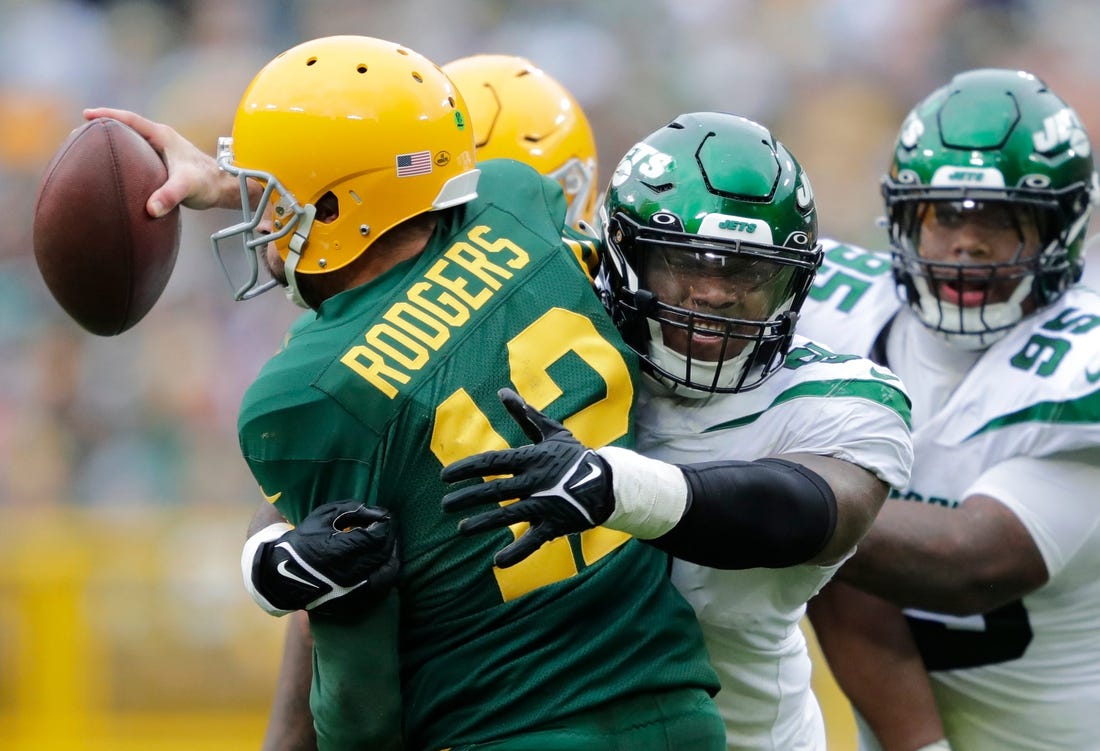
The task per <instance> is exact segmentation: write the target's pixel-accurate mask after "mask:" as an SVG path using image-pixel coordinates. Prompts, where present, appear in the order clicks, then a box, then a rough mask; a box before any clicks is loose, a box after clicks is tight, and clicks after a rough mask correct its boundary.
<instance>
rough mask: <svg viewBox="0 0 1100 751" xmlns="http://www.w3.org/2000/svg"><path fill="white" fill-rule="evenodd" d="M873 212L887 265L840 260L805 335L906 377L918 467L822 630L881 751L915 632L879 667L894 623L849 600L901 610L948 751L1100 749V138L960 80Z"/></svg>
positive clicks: (833, 262)
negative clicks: (1097, 213)
mask: <svg viewBox="0 0 1100 751" xmlns="http://www.w3.org/2000/svg"><path fill="white" fill-rule="evenodd" d="M883 192H884V196H885V199H886V211H887V216H888V220H889V228H890V239H891V245H892V252H891V255H889V256H887V255H885V254H877V253H868V252H866V251H864V250H861V249H858V248H852V247H847V246H844V245H838V244H835V243H826V245H825V251H826V252H825V262H824V267H823V269H822V271H821V272H820V273H819V274H818V277H817V280H816V282H815V284H814V286H813V288H812V289H811V291H810V294H809V300H808V301H807V303H806V306H805V308H804V314H805V315H804V319H803V320H802V321H801V322H800V324H799V325H800V329H801V330H802V331H803V332H808V333H809V334H810V335H811V336H817V337H820V338H821V339H822V340H824V341H826V342H828V343H829V345H830V346H831V347H834V348H837V349H840V350H842V351H852V352H862V353H870V355H871V357H872V358H873V359H875V360H876V361H877V362H879V363H881V364H883V365H888V366H889V367H890V368H891V370H893V371H894V372H895V373H897V374H898V375H899V376H900V377H901V378H902V379H903V381H904V382H905V383H906V384H907V386H908V387H909V390H910V394H911V396H912V398H913V442H914V448H915V452H916V460H915V463H914V465H913V472H912V478H911V480H910V481H909V482H907V483H904V484H901V485H896V486H895V487H896V491H895V492H894V493H892V499H891V500H889V501H887V503H886V504H885V507H884V508H883V510H882V512H881V514H880V515H879V517H878V519H877V520H876V522H875V524H874V526H873V528H872V530H871V532H870V533H869V534H868V535H867V537H866V538H865V539H864V541H863V543H861V545H860V549H859V552H857V554H856V555H855V556H854V557H853V558H852V559H851V560H850V561H848V562H847V563H846V564H845V565H844V566H843V567H842V568H841V570H840V574H839V575H838V581H837V582H834V583H833V584H831V585H830V586H829V587H828V588H827V589H826V591H825V592H823V593H822V595H821V596H819V597H818V598H815V600H814V601H813V603H811V618H812V620H813V623H814V626H815V627H816V629H817V632H818V635H819V638H820V640H821V642H822V646H823V647H824V649H825V651H826V654H827V655H828V657H829V659H830V663H831V665H832V668H833V671H834V673H835V675H836V677H837V679H838V681H839V683H840V685H841V686H842V687H843V688H844V689H845V691H846V692H847V693H848V695H849V697H850V698H851V699H852V701H853V703H854V704H855V705H856V707H857V708H858V710H859V711H860V713H861V714H862V715H863V718H864V719H866V721H867V723H868V724H869V725H870V727H871V728H873V729H874V732H875V733H877V735H878V738H879V740H881V741H882V745H883V746H884V747H887V748H889V747H890V746H891V740H892V737H893V734H894V733H895V731H896V730H897V727H898V726H899V724H904V723H905V722H906V721H907V711H906V704H905V702H906V698H905V697H904V696H900V695H899V692H898V691H895V690H894V686H893V685H892V684H893V681H894V679H895V676H896V675H897V671H896V670H893V669H887V670H886V671H885V672H884V668H883V663H881V662H880V663H876V662H875V660H876V657H875V654H879V655H880V656H881V654H882V653H884V652H885V653H886V659H888V660H890V661H891V662H895V661H897V660H900V659H902V658H901V657H899V655H904V647H905V644H906V641H907V640H908V639H909V634H908V633H906V631H905V630H904V629H902V630H900V631H899V630H897V629H896V628H895V630H894V631H893V634H894V635H895V636H897V637H898V638H899V639H900V643H899V646H898V648H897V649H896V650H894V653H893V654H889V652H890V651H891V650H889V649H886V646H887V645H888V644H889V641H890V637H887V636H884V634H886V633H888V629H889V627H890V625H891V621H890V619H889V618H888V617H887V616H888V615H889V612H884V609H883V607H882V606H883V604H884V603H882V602H881V601H875V600H872V599H871V598H869V597H868V596H867V595H864V594H863V593H861V592H857V591H856V590H854V589H851V588H850V587H848V586H838V585H840V582H841V581H845V582H848V583H850V584H853V585H855V586H857V587H859V588H861V589H863V590H865V591H866V592H870V593H874V594H875V595H879V596H881V597H883V598H888V599H889V600H891V601H893V602H894V603H896V604H897V605H900V606H903V607H905V608H908V609H907V610H906V611H905V614H906V616H907V617H908V622H909V626H910V631H911V634H912V639H913V640H915V643H916V645H917V647H919V650H920V654H921V657H922V658H923V661H924V664H925V665H926V666H927V668H928V670H930V671H931V677H932V681H933V685H934V689H935V694H936V699H937V703H938V706H939V709H940V712H941V716H942V720H943V725H944V727H945V728H946V731H947V737H948V739H949V740H950V742H951V744H952V746H953V748H954V749H955V751H1025V750H1026V751H1040V750H1043V751H1054V750H1055V749H1059V750H1062V749H1086V748H1088V749H1094V748H1100V626H1098V624H1100V576H1098V575H1097V572H1100V505H1098V499H1100V495H1098V490H1097V489H1098V488H1100V295H1098V294H1097V293H1096V292H1093V291H1091V290H1088V289H1086V288H1085V287H1083V286H1080V285H1076V286H1075V285H1074V282H1075V281H1076V280H1077V279H1078V277H1079V276H1080V274H1081V264H1082V260H1083V257H1082V246H1083V241H1084V238H1085V236H1086V231H1087V230H1086V228H1087V223H1088V218H1089V213H1090V211H1091V209H1092V207H1093V205H1094V204H1095V203H1096V202H1097V197H1098V195H1100V189H1098V183H1097V177H1096V173H1095V172H1094V170H1093V158H1092V153H1091V145H1090V143H1089V139H1088V137H1087V135H1086V133H1085V131H1084V129H1083V128H1082V126H1081V122H1080V120H1079V119H1078V117H1077V115H1076V114H1075V113H1074V112H1073V110H1072V109H1070V108H1069V107H1068V106H1067V105H1066V103H1065V102H1063V101H1062V100H1061V99H1060V98H1059V97H1058V96H1056V95H1055V94H1054V93H1053V92H1051V91H1050V90H1049V89H1048V88H1047V87H1046V86H1045V85H1044V84H1043V82H1042V81H1040V80H1039V79H1037V78H1035V77H1034V76H1032V75H1029V74H1027V73H1024V72H1017V71H1011V70H977V71H971V72H967V73H964V74H960V75H958V76H956V77H955V78H954V79H953V80H952V81H951V82H950V83H949V84H948V85H946V86H944V87H943V88H940V89H939V90H937V91H935V92H934V93H933V94H931V95H930V96H929V97H928V98H927V99H925V100H924V101H923V102H921V103H920V104H919V105H917V107H916V108H915V109H914V110H913V111H912V112H911V113H910V114H909V116H908V118H907V119H906V120H905V122H904V124H903V126H902V128H901V132H900V135H899V138H898V141H897V144H896V147H895V151H894V155H893V163H892V166H891V168H890V172H889V174H888V176H887V177H886V178H885V179H884V190H883ZM895 288H896V289H897V291H898V293H899V294H895ZM899 296H900V301H899V299H898V297H899ZM895 498H896V499H895ZM857 603H858V604H857ZM893 615H894V617H895V619H896V618H897V610H896V608H895V609H894V610H893ZM894 623H895V624H897V623H899V622H898V621H896V620H895V621H894ZM909 646H910V647H911V646H912V642H910V643H909ZM866 730H867V728H866V727H865V728H864V731H866ZM875 747H876V745H875V743H874V739H873V738H870V737H869V733H867V732H864V738H863V748H875Z"/></svg>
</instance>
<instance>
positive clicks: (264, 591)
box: [245, 501, 400, 618]
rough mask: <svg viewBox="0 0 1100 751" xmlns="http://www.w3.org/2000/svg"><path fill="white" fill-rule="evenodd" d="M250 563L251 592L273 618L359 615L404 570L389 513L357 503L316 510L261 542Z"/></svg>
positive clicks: (329, 505) (345, 503) (339, 504)
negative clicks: (292, 614) (291, 614)
mask: <svg viewBox="0 0 1100 751" xmlns="http://www.w3.org/2000/svg"><path fill="white" fill-rule="evenodd" d="M251 563H252V565H251V569H250V570H249V569H247V568H246V575H247V574H249V573H250V574H251V585H252V586H251V587H250V591H251V592H252V594H253V598H254V599H256V602H257V603H259V604H260V606H261V607H263V608H264V609H265V610H267V611H268V612H269V613H272V614H273V615H283V614H285V613H288V612H291V611H294V610H308V611H310V612H311V613H317V614H320V615H324V616H336V617H343V618H347V617H354V616H358V615H361V614H363V613H365V612H366V611H367V610H368V609H370V607H371V606H372V605H373V604H375V603H376V602H378V601H380V600H381V599H383V598H384V597H385V596H386V594H388V593H389V591H390V590H391V589H392V588H393V586H394V584H395V583H396V582H397V578H398V573H399V570H400V564H399V561H398V557H397V537H396V529H395V527H394V524H393V520H392V519H391V517H390V513H389V511H387V510H386V509H383V508H378V507H375V506H367V505H365V504H363V503H361V502H359V501H336V502H334V503H326V504H324V505H322V506H318V507H317V508H316V509H314V510H313V512H312V513H310V514H309V516H307V517H306V518H305V519H303V520H302V522H301V524H299V525H298V526H297V527H294V528H292V529H290V530H289V531H287V532H285V533H283V534H282V535H281V536H279V537H276V538H275V539H271V540H267V541H265V542H262V543H261V544H260V545H259V547H258V548H257V549H256V552H255V554H254V555H253V557H252V561H251ZM245 583H246V586H247V585H248V584H249V582H248V580H247V579H246V582H245ZM256 595H259V598H257V597H256ZM261 599H262V601H261ZM265 602H266V604H265Z"/></svg>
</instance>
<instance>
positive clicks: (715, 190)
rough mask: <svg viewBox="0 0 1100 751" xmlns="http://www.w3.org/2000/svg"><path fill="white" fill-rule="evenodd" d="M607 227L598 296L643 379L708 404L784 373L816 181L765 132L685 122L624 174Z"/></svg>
mask: <svg viewBox="0 0 1100 751" xmlns="http://www.w3.org/2000/svg"><path fill="white" fill-rule="evenodd" d="M600 224H601V231H602V232H603V235H604V239H605V240H606V245H607V248H606V252H605V254H604V258H603V260H602V263H601V269H600V274H599V279H598V285H599V287H600V290H601V294H602V296H603V299H604V303H605V305H606V306H607V308H608V310H609V311H610V312H611V314H612V317H613V319H614V320H615V323H616V325H617V326H618V327H619V330H620V331H622V333H623V335H624V337H625V339H626V341H627V344H629V345H630V347H631V348H632V349H633V350H634V351H635V352H637V354H638V355H639V357H641V359H642V367H643V369H644V370H645V372H646V373H647V374H649V375H650V376H652V377H653V378H654V379H656V380H657V381H658V382H659V383H661V384H663V385H664V386H665V387H666V388H667V389H669V390H671V391H673V392H674V393H677V394H680V395H684V396H694V397H702V396H706V395H707V394H710V393H733V392H737V391H745V390H748V389H752V388H755V387H757V386H759V385H760V384H761V383H763V382H764V380H765V379H767V377H768V376H769V375H771V374H772V373H774V372H775V371H776V370H778V369H779V367H780V366H781V365H782V364H783V357H784V356H785V355H786V352H787V350H788V348H789V347H790V343H791V337H792V336H793V335H794V328H795V322H796V320H797V319H798V311H799V309H800V308H801V307H802V303H803V301H804V300H805V298H806V293H807V292H808V290H809V288H810V284H811V282H812V281H813V276H814V272H815V271H816V270H817V267H818V266H819V265H820V264H821V258H822V251H821V246H820V244H819V243H818V242H817V212H816V209H815V207H814V199H813V191H812V189H811V187H810V182H809V180H808V179H807V178H806V175H805V173H804V172H803V171H802V168H801V167H800V166H799V164H798V162H797V161H795V158H794V156H792V155H791V153H790V152H789V151H787V149H786V148H784V147H783V145H782V144H781V143H779V142H778V141H776V140H775V139H774V138H772V135H771V133H769V132H768V130H767V129H766V128H764V127H763V126H761V125H759V124H757V123H755V122H752V121H751V120H746V119H745V118H743V117H737V116H735V115H729V114H724V113H718V112H697V113H693V114H685V115H681V116H680V117H678V118H676V120H674V121H673V122H672V123H670V124H669V125H667V126H665V127H663V128H661V129H660V130H657V131H655V132H654V133H652V134H650V135H649V136H647V137H646V138H645V140H643V141H641V142H640V143H638V144H636V145H635V146H634V147H633V148H632V149H630V151H628V152H627V154H626V156H624V157H623V159H622V161H620V162H619V165H618V167H617V168H616V169H615V174H614V175H613V176H612V178H611V182H610V184H609V186H608V188H607V192H606V196H605V198H604V202H603V205H602V206H601V208H600Z"/></svg>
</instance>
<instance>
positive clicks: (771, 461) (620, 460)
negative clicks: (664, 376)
mask: <svg viewBox="0 0 1100 751" xmlns="http://www.w3.org/2000/svg"><path fill="white" fill-rule="evenodd" d="M500 399H501V401H502V402H503V404H504V406H505V407H506V408H507V409H508V412H509V414H511V415H512V417H513V418H514V419H515V420H516V421H517V422H518V423H519V424H520V425H521V426H522V427H523V428H524V431H525V432H526V433H527V435H528V437H530V438H531V439H532V440H533V441H535V442H534V443H533V444H531V445H528V446H523V447H521V448H518V449H506V450H503V451H490V452H486V453H483V454H477V455H474V456H471V457H468V458H466V459H463V460H461V461H458V462H455V463H454V464H451V465H450V466H448V467H445V468H444V470H443V473H442V478H443V480H444V481H446V482H459V481H462V480H468V479H472V478H478V477H491V476H494V475H501V474H511V475H512V476H511V477H503V478H494V479H491V480H487V481H485V482H483V483H480V484H475V485H469V486H466V487H463V488H460V489H458V490H455V491H453V492H451V493H449V494H448V495H447V496H445V497H444V499H443V508H444V510H445V511H451V512H457V511H468V510H471V509H474V508H477V507H479V506H483V505H485V504H499V503H501V502H503V501H506V500H509V499H512V498H519V499H520V500H518V501H517V502H515V503H512V504H509V505H507V506H500V507H495V508H491V509H489V510H485V511H482V512H480V513H478V514H475V515H474V516H471V517H468V518H466V519H463V520H462V521H461V522H460V523H459V531H460V532H462V533H464V534H471V533H475V532H481V531H485V530H492V529H498V528H501V527H505V526H508V525H510V524H515V523H517V522H521V521H523V522H529V523H530V524H531V528H530V529H529V530H528V531H527V532H526V533H525V534H524V535H522V536H521V537H520V538H519V539H518V540H516V541H515V542H514V543H512V544H511V545H509V546H508V547H506V548H504V549H503V550H501V551H500V552H499V553H498V554H497V556H496V558H495V561H494V562H495V563H496V565H498V566H502V567H503V566H509V565H513V564H515V563H518V562H519V561H521V560H523V559H524V558H526V557H527V556H528V555H530V554H531V553H532V552H534V551H535V550H537V549H538V548H539V546H541V545H542V543H544V542H546V541H547V540H549V539H552V538H554V537H557V536H560V535H562V534H568V533H571V532H579V531H582V530H585V529H590V528H591V527H594V526H597V525H603V526H605V527H608V528H611V529H617V530H620V531H623V532H628V533H629V534H632V535H634V536H635V537H638V538H639V539H642V540H646V541H648V542H649V543H650V544H652V545H654V546H656V547H658V548H660V549H662V550H665V551H666V552H669V553H671V554H672V555H675V556H676V557H678V558H682V559H684V560H688V561H692V562H695V563H699V564H702V565H706V566H712V567H715V568H726V569H739V568H757V567H762V566H765V567H775V568H778V567H783V566H791V565H795V564H798V563H805V562H815V563H818V562H821V563H824V562H832V561H835V560H839V559H840V558H842V557H843V556H844V555H845V554H846V553H847V552H848V550H850V548H851V546H852V545H853V544H854V543H855V541H856V540H857V539H858V538H859V537H860V536H862V534H863V533H864V532H865V531H866V529H867V527H868V526H869V525H870V522H871V520H872V519H873V518H874V515H875V513H877V511H878V509H879V507H880V506H881V504H882V501H883V500H884V499H885V496H886V488H885V486H884V485H883V483H882V482H881V481H879V480H878V479H877V478H875V477H874V475H872V474H871V473H870V472H867V471H866V470H864V469H862V468H860V467H857V466H855V465H852V464H850V463H848V462H842V461H840V460H836V459H830V458H827V457H816V456H813V457H809V456H800V455H799V456H794V455H792V456H790V457H770V458H764V459H758V460H756V461H752V462H744V461H733V460H729V461H721V462H708V463H705V464H694V465H688V466H678V465H672V464H667V463H665V462H661V461H656V460H653V459H649V458H646V457H644V456H641V455H640V454H637V453H635V452H633V451H628V450H626V449H621V448H617V447H611V446H609V447H604V448H601V449H598V450H596V451H593V450H591V449H589V448H587V447H585V446H583V445H582V444H581V443H579V442H578V441H577V440H576V438H574V437H573V435H572V434H571V433H570V432H569V431H568V430H566V429H565V428H564V427H563V426H561V425H560V424H558V423H556V422H554V421H553V420H550V419H549V418H547V417H546V416H545V415H543V414H542V413H541V412H539V411H538V410H536V409H534V408H533V407H531V406H530V405H528V404H526V403H525V402H524V401H523V400H522V399H521V398H520V397H519V396H518V395H517V394H516V393H515V392H513V391H511V390H510V389H502V390H501V392H500ZM807 465H813V466H812V467H811V466H807ZM823 474H824V475H825V476H823ZM838 514H840V515H841V516H842V519H841V521H840V523H838ZM838 532H839V534H838ZM834 540H835V541H834Z"/></svg>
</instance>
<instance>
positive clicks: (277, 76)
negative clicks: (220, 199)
mask: <svg viewBox="0 0 1100 751" xmlns="http://www.w3.org/2000/svg"><path fill="white" fill-rule="evenodd" d="M218 164H219V165H220V166H221V167H222V169H224V170H226V171H227V172H230V173H231V174H234V175H236V176H237V177H238V178H239V180H240V183H241V192H242V203H244V204H245V207H244V221H243V222H241V223H240V224H237V225H234V226H232V227H228V228H226V229H224V230H222V231H220V232H217V233H215V234H214V235H213V236H212V240H213V243H214V250H215V253H216V254H217V255H218V257H219V259H220V260H221V261H222V265H223V268H225V270H226V273H227V275H229V276H230V282H231V283H232V284H233V286H234V289H235V292H236V297H237V299H246V298H249V297H254V296H255V295H257V294H259V293H260V292H262V291H264V290H265V289H268V288H270V287H271V286H273V284H274V282H267V283H259V282H258V281H257V278H258V263H257V254H258V253H261V252H263V247H264V245H266V244H267V243H268V242H274V243H275V247H276V248H277V249H278V251H279V255H280V256H281V257H282V259H283V260H284V261H285V263H286V272H287V281H288V283H289V286H290V292H291V294H292V295H293V296H294V297H295V298H296V299H298V300H299V301H300V295H298V290H297V281H296V277H297V276H298V275H301V274H323V273H326V272H329V271H334V270H336V269H340V268H342V267H344V266H346V265H347V264H349V263H351V262H352V261H354V260H355V259H356V258H358V257H359V256H360V255H361V254H363V253H364V252H365V251H367V250H368V249H369V248H370V246H371V245H372V244H373V243H374V242H375V241H376V240H377V239H378V238H379V237H380V236H381V235H382V234H383V233H385V232H386V231H387V230H389V229H390V228H392V227H394V226H395V225H397V224H399V223H401V222H403V221H405V220H406V219H409V218H410V217H413V216H415V215H417V214H420V213H423V212H425V211H433V210H438V209H444V208H447V207H450V206H455V205H458V204H461V203H465V202H467V201H470V200H471V199H473V198H475V197H476V196H477V180H478V175H479V171H478V170H477V167H476V160H475V149H474V137H473V127H472V125H471V123H470V122H469V116H468V111H467V109H466V104H465V102H464V101H463V99H462V95H461V94H460V93H459V92H458V91H456V89H455V87H454V85H453V84H452V83H451V81H450V79H448V78H447V76H446V75H444V74H443V72H442V71H441V70H440V69H439V67H438V66H436V65H435V63H433V62H431V61H430V60H428V59H427V58H425V57H423V56H421V55H419V54H417V53H416V52H413V51H412V50H410V49H408V48H406V47H403V46H401V45H399V44H394V43H392V42H387V41H384V40H381V39H374V38H371V37H364V36H334V37H325V38H321V39H314V40H312V41H309V42H305V43H303V44H300V45H298V46H297V47H294V48H292V49H290V50H287V51H286V52H284V53H282V54H281V55H279V56H278V57H276V58H275V59H274V60H272V61H271V62H270V63H268V64H267V65H266V66H265V67H264V68H263V69H262V70H261V71H260V72H259V73H258V74H257V75H256V77H255V78H254V79H253V81H252V83H251V84H250V85H249V86H248V89H247V90H246V91H245V93H244V96H243V98H242V99H241V102H240V106H239V107H238V108H237V115H236V119H235V120H234V122H233V135H232V137H231V138H223V139H221V141H220V142H219V146H218ZM249 180H257V181H259V183H260V184H261V185H263V186H264V192H263V197H262V198H261V200H260V202H259V205H258V206H255V207H250V206H249V205H248V203H249V202H248V200H247V190H248V189H247V184H248V181H249ZM319 204H321V206H322V211H321V212H320V214H319V213H318V205H319ZM266 211H270V212H271V220H272V228H271V229H272V231H271V233H270V234H264V233H263V232H260V231H257V227H258V226H259V225H260V223H261V221H262V220H263V218H264V215H265V212H266ZM238 235H243V236H244V247H245V250H246V255H247V256H248V260H249V265H250V269H249V270H248V271H246V272H245V274H246V275H248V274H250V275H251V279H249V280H247V282H246V283H245V284H243V285H238V283H237V281H235V280H234V278H233V271H231V269H230V268H229V267H228V266H227V265H226V259H225V258H224V257H223V249H222V248H221V247H219V246H220V244H221V243H222V242H223V241H225V240H226V239H227V238H230V237H234V236H238Z"/></svg>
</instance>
